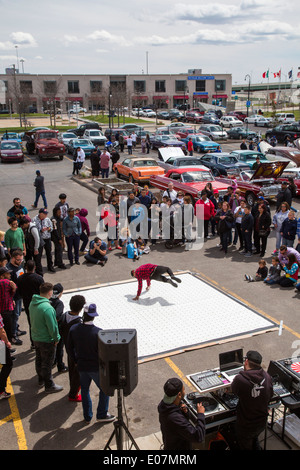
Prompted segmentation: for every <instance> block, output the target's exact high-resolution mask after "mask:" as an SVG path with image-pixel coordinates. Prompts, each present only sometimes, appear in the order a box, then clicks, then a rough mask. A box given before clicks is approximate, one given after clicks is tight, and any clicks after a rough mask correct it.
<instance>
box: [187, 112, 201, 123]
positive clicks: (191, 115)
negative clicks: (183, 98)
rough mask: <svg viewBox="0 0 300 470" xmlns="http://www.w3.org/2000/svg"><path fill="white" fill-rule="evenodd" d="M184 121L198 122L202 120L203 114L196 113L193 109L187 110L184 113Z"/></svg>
mask: <svg viewBox="0 0 300 470" xmlns="http://www.w3.org/2000/svg"><path fill="white" fill-rule="evenodd" d="M184 120H185V121H186V122H194V123H195V124H198V123H199V122H202V121H203V116H201V114H199V113H196V112H195V111H187V112H186V113H185V119H184Z"/></svg>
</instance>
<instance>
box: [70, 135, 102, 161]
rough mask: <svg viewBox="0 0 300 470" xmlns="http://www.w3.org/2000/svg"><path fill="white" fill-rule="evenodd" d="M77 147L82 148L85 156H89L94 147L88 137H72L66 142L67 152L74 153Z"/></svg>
mask: <svg viewBox="0 0 300 470" xmlns="http://www.w3.org/2000/svg"><path fill="white" fill-rule="evenodd" d="M77 147H80V148H82V150H83V151H84V153H85V156H86V157H89V156H90V155H91V153H92V152H93V151H94V150H95V148H96V147H95V146H94V145H93V144H92V142H91V141H90V140H88V139H72V140H70V141H69V143H68V153H70V154H72V155H73V156H74V155H76V149H77Z"/></svg>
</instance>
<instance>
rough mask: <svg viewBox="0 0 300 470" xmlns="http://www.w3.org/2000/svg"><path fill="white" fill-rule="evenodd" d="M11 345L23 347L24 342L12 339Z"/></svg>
mask: <svg viewBox="0 0 300 470" xmlns="http://www.w3.org/2000/svg"><path fill="white" fill-rule="evenodd" d="M11 343H12V344H16V345H17V346H21V345H22V344H23V341H21V340H20V339H19V338H12V340H11Z"/></svg>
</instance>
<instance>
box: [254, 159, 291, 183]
mask: <svg viewBox="0 0 300 470" xmlns="http://www.w3.org/2000/svg"><path fill="white" fill-rule="evenodd" d="M288 164H289V162H288V161H286V162H284V161H279V162H268V163H261V164H260V165H259V166H258V167H257V169H256V171H255V172H254V174H253V176H252V177H251V179H250V181H252V180H255V179H260V178H274V179H276V178H278V177H279V176H281V175H282V172H283V170H284V169H285V168H286V167H287V166H288Z"/></svg>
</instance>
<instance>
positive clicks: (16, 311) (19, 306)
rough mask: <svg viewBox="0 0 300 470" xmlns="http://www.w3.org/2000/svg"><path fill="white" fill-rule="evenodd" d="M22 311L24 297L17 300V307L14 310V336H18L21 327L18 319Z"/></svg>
mask: <svg viewBox="0 0 300 470" xmlns="http://www.w3.org/2000/svg"><path fill="white" fill-rule="evenodd" d="M21 311H22V299H19V300H15V308H14V311H13V316H12V336H13V338H16V336H17V330H18V328H19V324H18V320H19V316H20V315H21Z"/></svg>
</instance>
